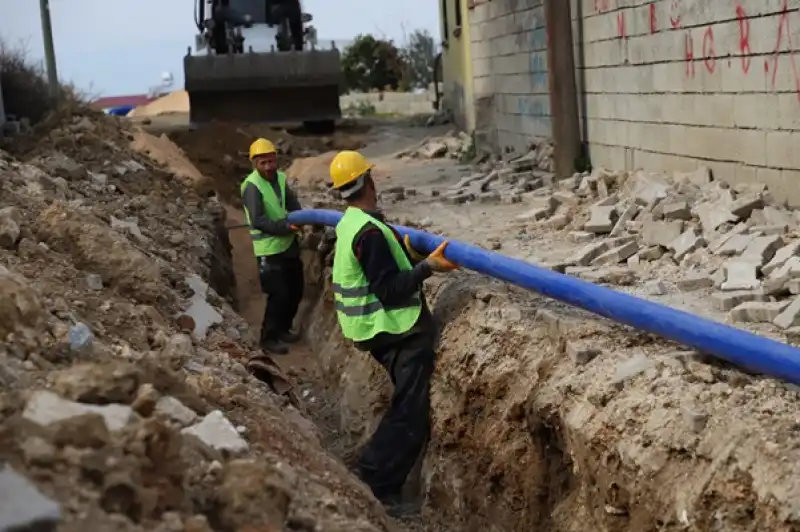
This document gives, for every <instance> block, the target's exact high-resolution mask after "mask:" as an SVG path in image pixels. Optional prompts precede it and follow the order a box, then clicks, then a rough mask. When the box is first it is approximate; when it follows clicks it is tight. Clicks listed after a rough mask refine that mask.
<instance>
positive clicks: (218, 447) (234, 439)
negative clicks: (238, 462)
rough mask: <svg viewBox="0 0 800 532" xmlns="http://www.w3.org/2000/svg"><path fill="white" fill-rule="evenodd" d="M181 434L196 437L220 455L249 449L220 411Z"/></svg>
mask: <svg viewBox="0 0 800 532" xmlns="http://www.w3.org/2000/svg"><path fill="white" fill-rule="evenodd" d="M181 434H183V435H184V436H190V437H194V438H196V439H197V440H199V441H200V442H201V443H202V444H203V445H205V446H207V447H208V448H210V449H211V450H213V451H216V452H220V453H229V454H238V453H242V452H244V451H247V449H248V448H249V445H248V444H247V442H246V441H245V440H244V439H243V438H242V437H241V436H240V435H239V433H238V432H237V430H236V427H234V426H233V424H231V422H230V421H228V418H226V417H225V414H223V413H222V412H221V411H219V410H214V411H213V412H211V413H209V414H208V415H206V416H205V417H204V418H203V420H202V421H200V423H197V424H196V425H192V426H191V427H187V428H185V429H183V430H182V431H181Z"/></svg>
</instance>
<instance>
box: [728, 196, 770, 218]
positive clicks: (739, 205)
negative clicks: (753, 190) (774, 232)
mask: <svg viewBox="0 0 800 532" xmlns="http://www.w3.org/2000/svg"><path fill="white" fill-rule="evenodd" d="M763 206H764V200H763V198H762V197H761V195H747V196H742V197H740V198H737V199H736V201H734V202H733V203H732V204H731V206H730V211H731V214H733V215H734V216H737V217H738V218H742V219H746V218H748V217H749V216H750V214H751V213H752V212H753V211H754V210H756V209H760V208H762V207H763Z"/></svg>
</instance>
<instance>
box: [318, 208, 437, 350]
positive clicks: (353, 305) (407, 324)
mask: <svg viewBox="0 0 800 532" xmlns="http://www.w3.org/2000/svg"><path fill="white" fill-rule="evenodd" d="M368 223H371V224H373V225H375V226H376V227H377V228H378V229H380V230H381V232H382V233H383V236H384V237H385V238H386V241H387V242H388V244H389V250H390V251H391V253H392V257H394V260H395V262H396V263H397V267H398V268H399V269H400V270H401V271H408V270H410V269H411V268H412V266H411V261H409V259H408V256H407V255H406V253H405V250H404V249H403V246H402V244H400V242H398V240H397V237H396V236H395V234H394V233H393V232H392V230H391V229H390V228H389V227H388V226H387V225H386V224H384V223H382V222H380V221H378V220H376V219H375V218H373V217H372V216H370V215H368V214H367V213H365V212H364V211H362V210H361V209H356V208H354V207H350V208H348V209H347V211H345V213H344V216H342V219H341V220H340V221H339V223H338V224H337V225H336V250H335V254H334V257H333V294H334V300H335V303H334V307H335V309H336V316H337V318H338V320H339V326H340V327H341V329H342V334H343V335H344V337H345V338H347V339H349V340H353V341H356V342H363V341H365V340H369V339H371V338H373V337H374V336H375V335H377V334H379V333H389V334H402V333H404V332H407V331H408V330H409V329H411V327H413V326H414V324H415V323H416V322H417V319H418V318H419V316H420V313H421V312H422V298H421V294H419V293H417V294H416V295H415V296H413V297H411V298H410V299H409V300H408V301H407V302H406V303H404V304H402V305H398V306H394V305H393V306H391V307H388V306H384V305H383V304H382V303H381V302H380V300H379V299H378V298H377V296H375V294H373V293H371V292H370V289H369V281H368V280H367V278H366V276H365V275H364V271H363V270H362V269H361V264H360V263H359V262H358V258H357V257H356V256H355V253H353V244H354V243H355V238H356V237H357V236H358V234H359V233H360V232H361V229H362V228H363V227H364V226H365V225H367V224H368Z"/></svg>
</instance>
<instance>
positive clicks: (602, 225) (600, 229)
mask: <svg viewBox="0 0 800 532" xmlns="http://www.w3.org/2000/svg"><path fill="white" fill-rule="evenodd" d="M590 216H591V218H590V219H589V221H588V222H586V225H584V226H583V229H584V231H589V232H590V233H598V234H600V233H610V232H611V230H612V229H613V228H614V222H615V221H616V219H617V211H616V208H615V207H613V206H611V207H603V206H598V205H595V206H593V207H592V208H591V210H590Z"/></svg>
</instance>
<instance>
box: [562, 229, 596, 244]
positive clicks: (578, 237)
mask: <svg viewBox="0 0 800 532" xmlns="http://www.w3.org/2000/svg"><path fill="white" fill-rule="evenodd" d="M568 236H569V239H570V240H572V241H573V242H577V243H579V244H585V243H586V242H591V241H592V240H594V233H589V232H588V231H570V233H569V235H568Z"/></svg>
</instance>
